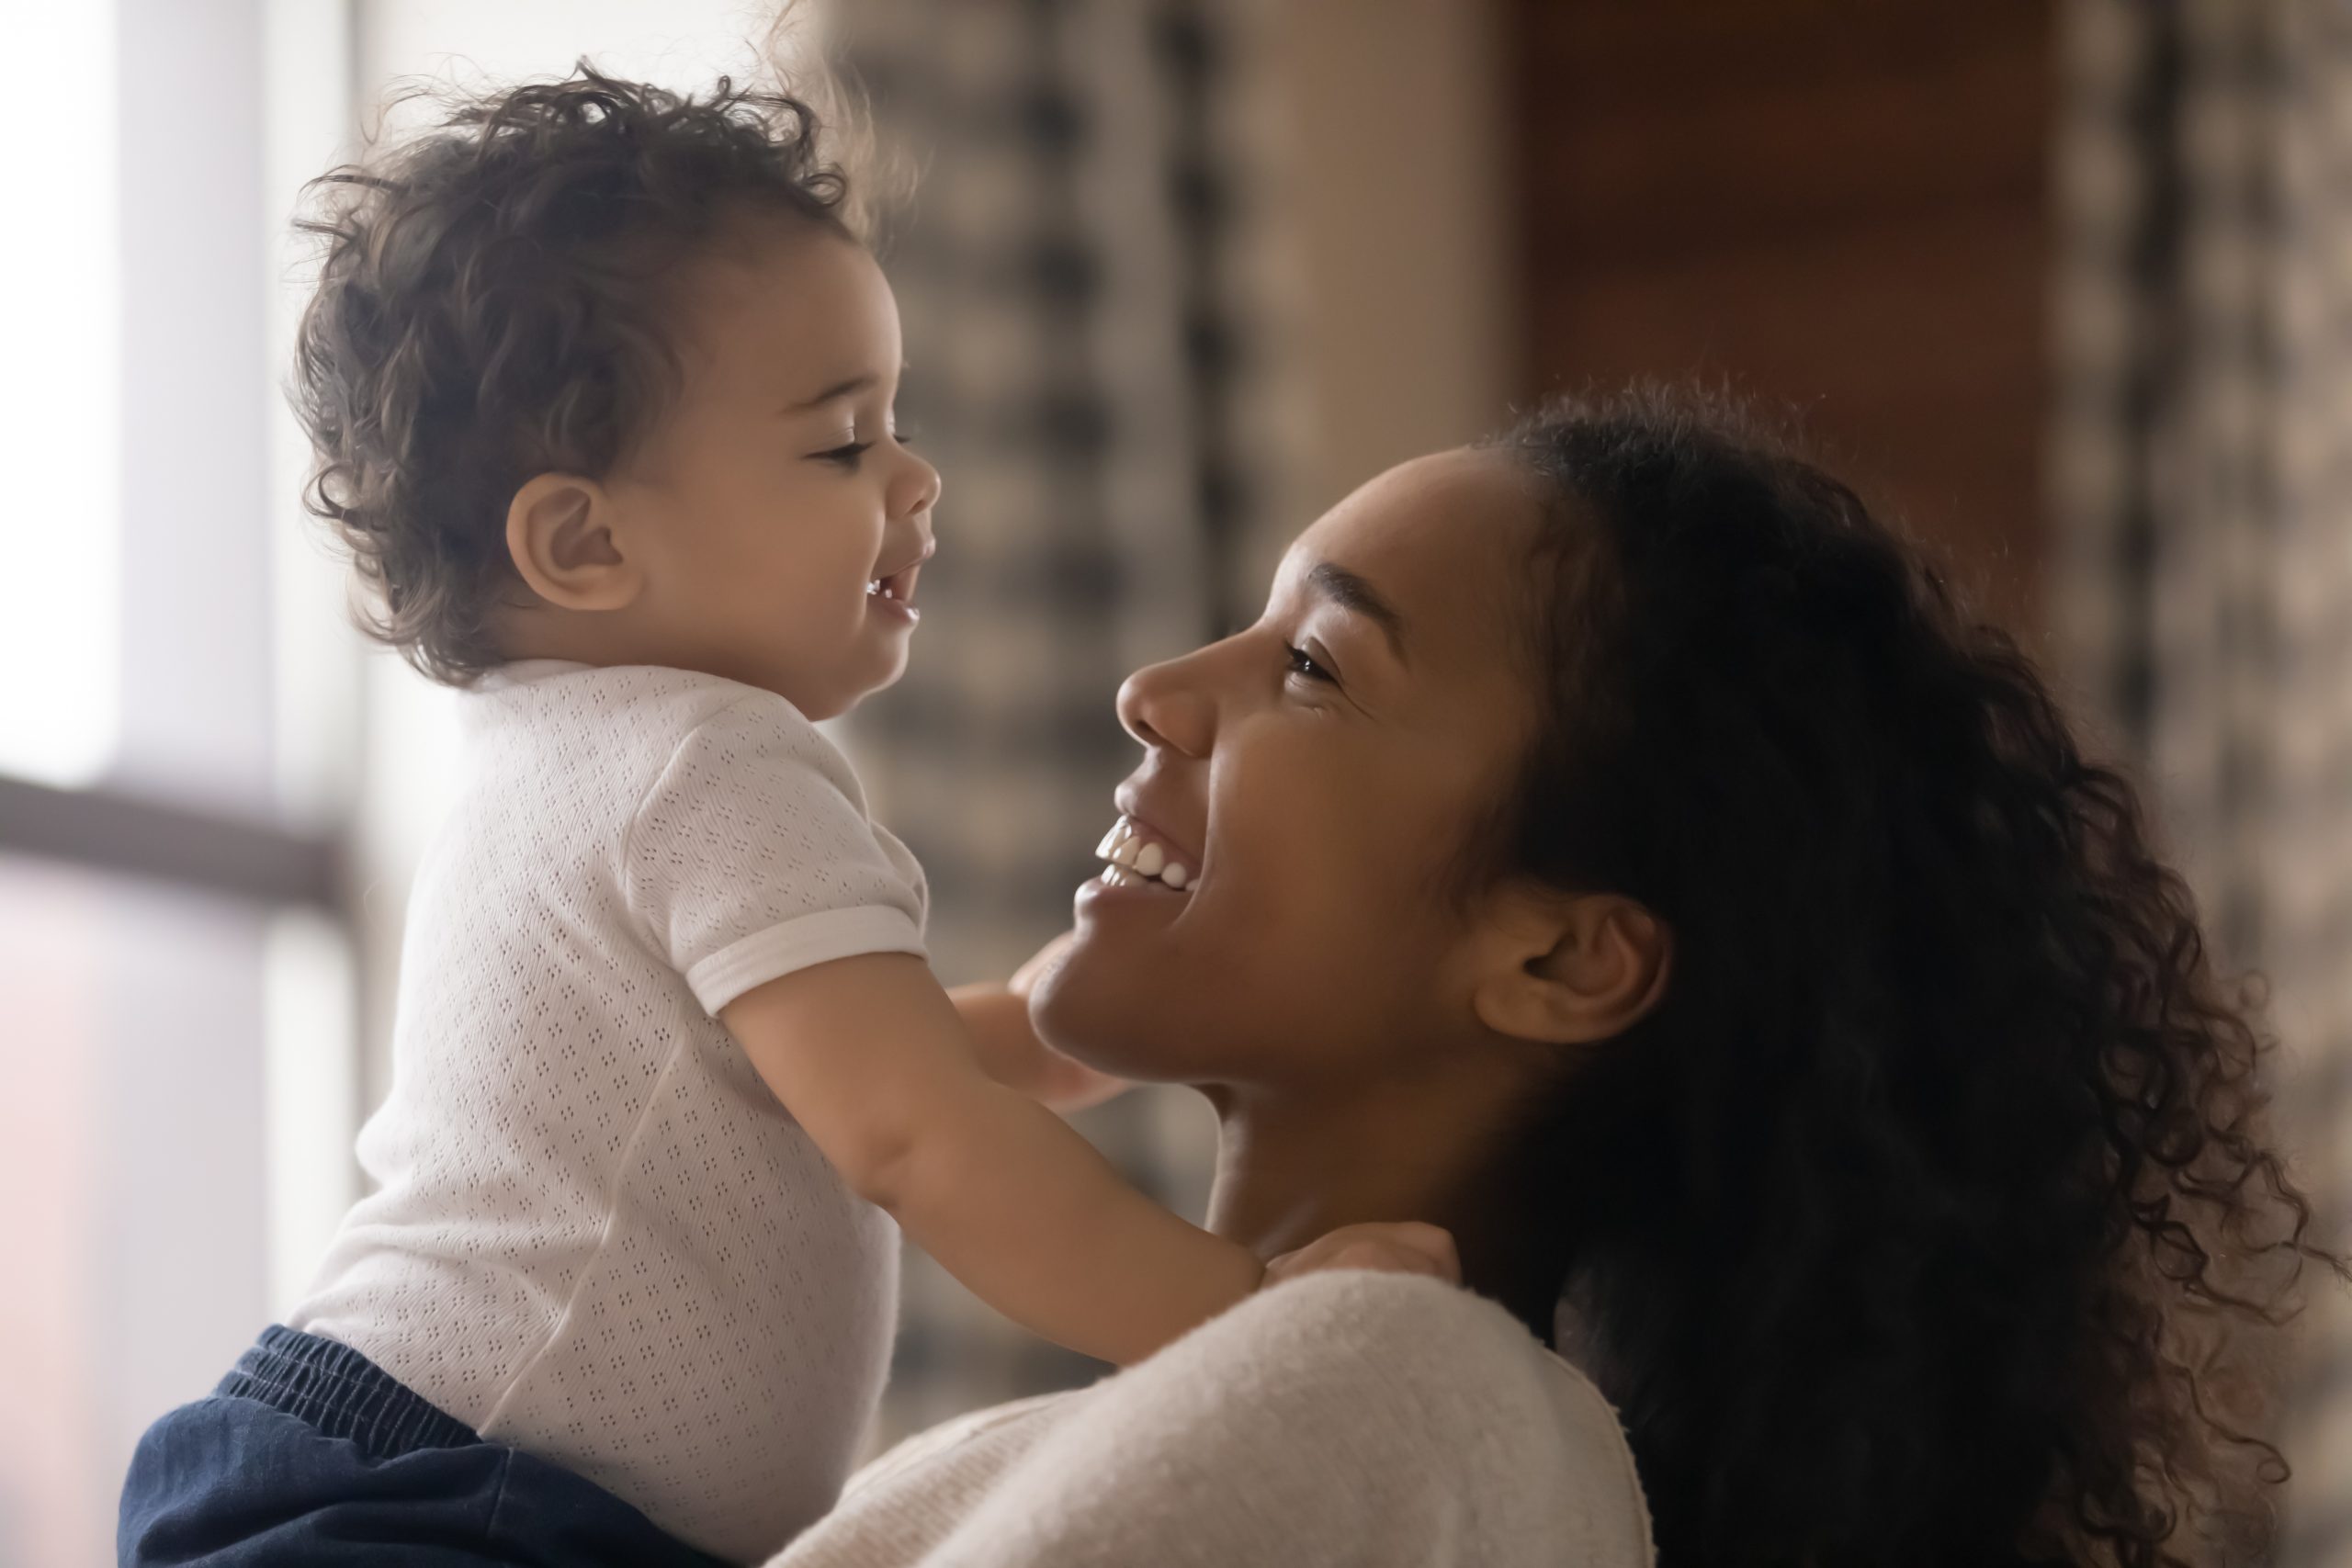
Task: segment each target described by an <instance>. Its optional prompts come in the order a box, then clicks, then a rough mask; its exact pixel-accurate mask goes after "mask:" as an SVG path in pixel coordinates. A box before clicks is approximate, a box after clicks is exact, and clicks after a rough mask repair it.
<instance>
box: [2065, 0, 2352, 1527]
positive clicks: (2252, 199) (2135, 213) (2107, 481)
mask: <svg viewBox="0 0 2352 1568" xmlns="http://www.w3.org/2000/svg"><path fill="white" fill-rule="evenodd" d="M2064 17H2065V23H2064V43H2063V51H2064V58H2063V62H2062V83H2063V92H2064V107H2063V108H2062V111H2061V132H2060V147H2059V161H2058V179H2057V191H2058V213H2057V218H2058V233H2059V236H2060V245H2061V256H2062V261H2061V268H2060V275H2059V282H2058V290H2057V299H2056V330H2057V339H2058V344H2059V359H2060V363H2059V375H2058V414H2057V421H2056V426H2055V429H2054V431H2053V433H2052V434H2053V439H2052V449H2051V450H2052V500H2053V502H2054V507H2055V513H2056V517H2057V521H2058V523H2059V529H2058V536H2059V539H2060V540H2061V561H2060V570H2059V576H2058V582H2057V585H2056V592H2055V594H2054V596H2053V604H2054V607H2055V610H2056V615H2055V616H2054V619H2055V621H2056V623H2057V631H2058V634H2059V637H2060V642H2061V649H2062V657H2063V658H2064V659H2065V660H2069V661H2071V667H2072V671H2073V674H2074V677H2075V683H2076V685H2077V686H2078V687H2079V688H2080V691H2079V696H2080V698H2081V699H2082V700H2083V701H2085V702H2086V703H2087V705H2089V707H2090V708H2091V710H2092V711H2093V712H2094V713H2095V714H2097V715H2098V716H2101V717H2103V719H2104V721H2105V724H2106V727H2107V729H2108V731H2109V737H2110V739H2111V740H2112V741H2113V743H2114V745H2115V747H2116V748H2117V750H2119V751H2120V754H2121V755H2123V756H2124V757H2125V758H2127V759H2128V760H2130V761H2132V762H2133V763H2135V764H2136V765H2137V768H2138V770H2139V772H2140V773H2142V774H2143V777H2144V779H2145V781H2146V784H2147V787H2148V788H2149V789H2150V790H2151V792H2152V794H2153V796H2154V802H2155V804H2156V807H2157V810H2158V814H2159V817H2160V818H2161V820H2162V823H2163V825H2164V829H2165V832H2166V833H2167V835H2168V840H2167V847H2168V848H2169V850H2170V851H2171V852H2172V853H2173V855H2174V856H2175V857H2176V858H2177V861H2178V862H2179V863H2181V864H2182V865H2183V867H2184V869H2185V870H2186V872H2187V873H2188V877H2189V880H2190V882H2191V884H2192V886H2194V887H2195V889H2196V891H2197V894H2198V897H2199V905H2200V908H2202V910H2203V912H2204V914H2205V918H2206V921H2207V927H2208V932H2209V934H2210V935H2211V938H2212V939H2213V942H2214V946H2215V948H2216V950H2217V956H2218V957H2219V959H2220V960H2221V961H2222V964H2224V965H2225V966H2227V967H2229V968H2232V969H2244V968H2253V969H2258V970H2259V971H2261V972H2262V973H2263V974H2265V975H2267V976H2268V978H2269V980H2270V983H2271V1003H2270V1017H2269V1023H2270V1026H2271V1028H2272V1029H2273V1030H2274V1031H2275V1032H2276V1033H2277V1034H2278V1037H2279V1038H2280V1040H2281V1041H2282V1042H2283V1044H2284V1047H2285V1049H2284V1050H2283V1051H2282V1052H2281V1053H2280V1056H2279V1061H2278V1068H2279V1081H2278V1083H2277V1084H2276V1085H2275V1086H2274V1087H2275V1088H2276V1089H2277V1090H2278V1103H2279V1107H2280V1111H2281V1118H2282V1127H2281V1130H2282V1132H2283V1134H2285V1135H2286V1136H2287V1137H2288V1139H2289V1140H2290V1142H2292V1143H2293V1144H2294V1145H2296V1146H2297V1147H2298V1149H2299V1152H2300V1157H2301V1170H2302V1174H2303V1176H2304V1178H2305V1179H2306V1181H2307V1183H2308V1184H2309V1185H2310V1186H2312V1188H2314V1189H2316V1190H2318V1191H2319V1192H2320V1194H2321V1197H2322V1201H2323V1204H2324V1214H2323V1220H2324V1234H2325V1238H2326V1239H2328V1240H2329V1241H2331V1242H2332V1243H2333V1244H2334V1245H2336V1246H2338V1247H2341V1246H2343V1245H2344V1243H2345V1239H2346V1233H2345V1227H2344V1223H2343V1222H2344V1220H2345V1217H2346V1212H2347V1204H2346V1199H2347V1197H2352V442H2347V436H2348V435H2352V9H2347V8H2346V6H2343V5H2342V4H2341V3H2340V0H2177V3H2165V4H2156V3H2152V0H2070V4H2069V5H2068V6H2067V8H2066V10H2065V12H2064ZM2308 1278H2311V1280H2312V1292H2311V1293H2312V1304H2311V1307H2310V1309H2309V1312H2308V1314H2307V1317H2306V1321H2305V1326H2304V1329H2303V1332H2302V1335H2301V1368H2300V1373H2299V1375H2298V1376H2297V1377H2296V1378H2295V1379H2294V1382H2293V1384H2292V1390H2291V1393H2292V1401H2291V1406H2290V1414H2289V1416H2288V1417H2287V1423H2286V1425H2285V1427H2284V1429H2283V1432H2282V1437H2283V1438H2284V1443H2285V1447H2286V1450H2287V1453H2288V1456H2289V1459H2290V1461H2291V1462H2292V1463H2293V1464H2294V1466H2295V1470H2296V1474H2295V1480H2294V1482H2293V1483H2292V1487H2291V1490H2290V1501H2289V1521H2288V1531H2287V1534H2286V1537H2285V1540H2286V1552H2285V1556H2284V1559H2283V1560H2284V1561H2285V1562H2289V1563H2291V1564H2295V1565H2297V1568H2320V1565H2322V1564H2326V1565H2329V1568H2341V1565H2343V1564H2346V1563H2352V1310H2347V1303H2346V1301H2345V1300H2344V1292H2341V1291H2338V1290H2336V1289H2335V1288H2333V1283H2332V1281H2331V1280H2328V1279H2327V1277H2326V1276H2325V1275H2324V1273H2318V1274H2314V1275H2312V1276H2308Z"/></svg>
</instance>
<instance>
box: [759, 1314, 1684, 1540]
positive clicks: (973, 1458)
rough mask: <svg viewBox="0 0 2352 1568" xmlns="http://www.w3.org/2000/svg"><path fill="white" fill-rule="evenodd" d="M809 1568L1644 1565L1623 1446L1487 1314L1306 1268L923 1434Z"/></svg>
mask: <svg viewBox="0 0 2352 1568" xmlns="http://www.w3.org/2000/svg"><path fill="white" fill-rule="evenodd" d="M782 1561H783V1562H786V1563H789V1564H791V1565H792V1568H835V1565H837V1564H842V1565H845V1564H857V1565H858V1568H865V1565H866V1564H870V1563H888V1564H909V1565H915V1564H919V1565H921V1568H932V1565H933V1564H934V1563H944V1562H957V1563H959V1564H966V1565H969V1564H983V1565H985V1568H998V1565H999V1564H1006V1565H1009V1564H1012V1563H1021V1564H1023V1565H1025V1568H1038V1565H1040V1564H1044V1565H1048V1568H1061V1565H1063V1564H1065V1563H1072V1564H1074V1563H1080V1562H1086V1563H1092V1562H1160V1563H1170V1564H1176V1563H1181V1564H1184V1565H1187V1568H1190V1565H1193V1564H1210V1563H1216V1564H1229V1563H1235V1562H1283V1563H1284V1564H1285V1565H1286V1568H1327V1565H1329V1568H1336V1565H1338V1564H1341V1563H1347V1564H1354V1565H1359V1568H1361V1565H1363V1564H1374V1565H1385V1564H1389V1563H1397V1564H1404V1563H1412V1564H1416V1565H1419V1568H1427V1565H1430V1564H1448V1563H1468V1562H1478V1563H1483V1564H1488V1565H1490V1568H1521V1565H1527V1568H1532V1565H1534V1564H1538V1563H1552V1562H1564V1561H1565V1562H1579V1563H1584V1564H1588V1565H1589V1568H1649V1564H1651V1563H1652V1562H1654V1556H1653V1553H1652V1551H1651V1546H1650V1539H1649V1518H1648V1514H1647V1511H1646V1509H1645V1506H1644V1505H1643V1501H1642V1495H1641V1488H1640V1486H1639V1484H1638V1483H1637V1482H1636V1481H1635V1479H1634V1469H1633V1461H1632V1458H1631V1456H1630V1454H1629V1453H1628V1452H1627V1450H1626V1447H1625V1441H1624V1435H1623V1431H1622V1430H1621V1429H1620V1428H1619V1427H1618V1424H1617V1420H1616V1417H1615V1416H1614V1415H1613V1414H1612V1413H1611V1410H1610V1408H1609V1405H1608V1403H1607V1402H1606V1401H1605V1400H1603V1399H1602V1398H1601V1397H1600V1393H1599V1392H1598V1391H1597V1390H1595V1389H1594V1388H1593V1386H1592V1385H1591V1383H1590V1382H1589V1381H1587V1380H1586V1379H1585V1378H1584V1377H1583V1375H1582V1374H1580V1373H1578V1372H1577V1371H1576V1370H1575V1369H1574V1368H1572V1367H1570V1366H1568V1365H1567V1363H1566V1362H1564V1361H1562V1360H1561V1359H1559V1358H1557V1357H1555V1356H1554V1355H1553V1354H1552V1353H1551V1352H1550V1351H1548V1350H1546V1349H1545V1348H1544V1347H1543V1345H1541V1344H1540V1343H1539V1342H1537V1341H1536V1340H1535V1339H1534V1337H1532V1336H1531V1335H1529V1334H1528V1332H1527V1331H1526V1329H1525V1328H1524V1327H1522V1326H1521V1325H1520V1324H1519V1323H1518V1322H1517V1321H1516V1320H1515V1319H1513V1318H1512V1317H1511V1316H1510V1314H1508V1313H1506V1312H1504V1311H1503V1310H1502V1308H1500V1307H1499V1306H1497V1305H1496V1304H1495V1303H1492V1302H1490V1301H1487V1300H1485V1299H1483V1298H1481V1297H1478V1296H1476V1295H1473V1294H1471V1293H1469V1292H1465V1291H1462V1290H1459V1289H1456V1288H1455V1287H1453V1286H1451V1285H1444V1284H1441V1283H1438V1282H1437V1281H1434V1280H1422V1279H1414V1278H1408V1277H1406V1276H1401V1275H1394V1274H1373V1273H1360V1272H1332V1273H1321V1274H1312V1275H1307V1276H1305V1277H1303V1278H1300V1279H1297V1280H1289V1281H1286V1282H1284V1283H1283V1284H1281V1285H1277V1286H1275V1287H1273V1288H1272V1289H1270V1290H1267V1291H1263V1292H1260V1293H1259V1294H1257V1295H1255V1296H1252V1297H1251V1298H1250V1299H1249V1300H1248V1301H1246V1302H1244V1303H1241V1304H1240V1305H1238V1306H1237V1307H1235V1308H1233V1309H1232V1310H1231V1311H1229V1312H1227V1313H1225V1314H1222V1315H1221V1316H1218V1317H1216V1318H1215V1319H1213V1320H1211V1321H1210V1322H1208V1323H1205V1324H1203V1325H1201V1326H1200V1327H1198V1328H1196V1329H1194V1330H1193V1332H1192V1333H1190V1334H1188V1335H1186V1336H1184V1337H1182V1338H1181V1339H1179V1340H1177V1341H1176V1342H1175V1343H1174V1344H1171V1345H1170V1346H1168V1347H1167V1348H1164V1349H1162V1350H1160V1351H1159V1353H1158V1354H1157V1355H1154V1356H1152V1357H1150V1358H1149V1359H1146V1360H1144V1361H1141V1362H1139V1363H1137V1364H1136V1365H1135V1366H1132V1367H1129V1368H1127V1369H1125V1371H1121V1372H1118V1373H1116V1374H1114V1375H1113V1376H1111V1377H1108V1378H1105V1379H1103V1381H1102V1382H1098V1383H1096V1384H1094V1385H1093V1386H1092V1387H1091V1388H1087V1389H1084V1390H1080V1391H1079V1392H1077V1393H1065V1394H1057V1395H1052V1396H1048V1397H1046V1398H1044V1399H1040V1400H1034V1401H1028V1402H1024V1403H1023V1404H1017V1405H1010V1406H1001V1407H999V1408H998V1409H995V1410H992V1411H987V1412H982V1413H980V1414H979V1415H978V1416H968V1417H966V1418H965V1419H964V1420H963V1421H960V1422H956V1423H953V1424H951V1425H950V1426H949V1427H945V1428H943V1429H940V1430H938V1431H934V1432H932V1433H927V1434H925V1435H923V1436H922V1437H921V1438H915V1439H913V1440H911V1441H910V1443H908V1444H906V1445H903V1446H902V1447H901V1448H900V1449H899V1450H895V1451H894V1452H892V1453H891V1454H889V1455H888V1456H886V1457H885V1458H884V1459H882V1460H881V1461H877V1462H876V1464H875V1465H873V1466H871V1467H869V1469H868V1470H867V1472H865V1473H864V1474H862V1475H860V1476H859V1477H858V1478H857V1480H856V1481H855V1482H854V1483H852V1485H851V1487H850V1490H849V1492H848V1493H847V1494H846V1495H844V1496H843V1498H842V1506H841V1507H840V1508H839V1509H838V1510H836V1512H835V1513H834V1514H833V1515H832V1516H831V1517H830V1518H828V1519H826V1520H825V1521H823V1522H822V1523H821V1524H820V1525H819V1526H818V1527H817V1528H816V1529H813V1530H812V1531H810V1533H809V1535H808V1536H807V1537H804V1538H803V1539H802V1540H800V1541H799V1542H797V1543H796V1544H795V1546H794V1548H793V1550H792V1551H790V1552H788V1553H787V1554H786V1557H785V1558H784V1559H783V1560H782Z"/></svg>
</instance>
